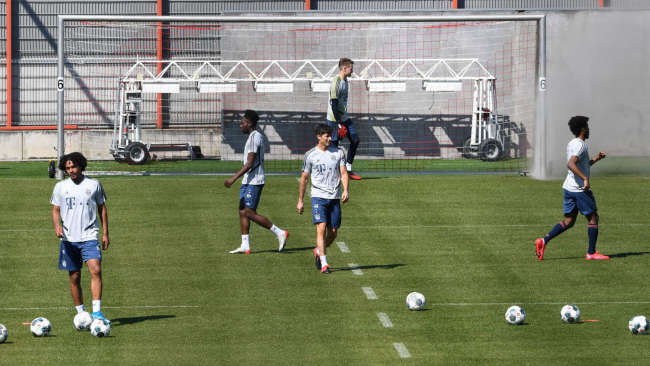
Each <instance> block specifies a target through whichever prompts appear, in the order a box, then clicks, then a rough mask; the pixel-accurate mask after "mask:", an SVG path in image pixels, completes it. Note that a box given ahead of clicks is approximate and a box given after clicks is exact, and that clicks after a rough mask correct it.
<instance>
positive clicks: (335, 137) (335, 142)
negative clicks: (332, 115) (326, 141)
mask: <svg viewBox="0 0 650 366" xmlns="http://www.w3.org/2000/svg"><path fill="white" fill-rule="evenodd" d="M327 125H328V126H329V128H330V129H331V130H332V133H331V135H332V140H330V145H334V146H337V147H338V146H339V140H340V139H339V133H338V130H339V124H338V123H337V122H332V121H330V120H327Z"/></svg>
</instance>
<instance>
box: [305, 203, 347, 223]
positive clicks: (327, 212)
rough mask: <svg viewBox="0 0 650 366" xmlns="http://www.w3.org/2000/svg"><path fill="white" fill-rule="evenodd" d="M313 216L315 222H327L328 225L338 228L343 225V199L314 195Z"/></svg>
mask: <svg viewBox="0 0 650 366" xmlns="http://www.w3.org/2000/svg"><path fill="white" fill-rule="evenodd" d="M311 218H312V222H313V223H314V224H318V223H321V222H325V223H327V227H328V228H331V229H338V228H339V227H340V226H341V200H339V199H334V200H330V199H326V198H318V197H312V199H311Z"/></svg>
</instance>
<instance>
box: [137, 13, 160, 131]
mask: <svg viewBox="0 0 650 366" xmlns="http://www.w3.org/2000/svg"><path fill="white" fill-rule="evenodd" d="M162 13H163V0H158V1H157V2H156V15H158V16H160V15H162ZM156 59H157V60H158V68H157V71H158V75H160V73H161V72H162V70H163V64H162V59H163V28H162V22H158V26H157V30H156ZM162 97H163V96H162V94H161V93H158V94H157V96H156V98H157V100H156V127H157V128H159V129H160V128H163V99H162ZM138 141H140V140H138Z"/></svg>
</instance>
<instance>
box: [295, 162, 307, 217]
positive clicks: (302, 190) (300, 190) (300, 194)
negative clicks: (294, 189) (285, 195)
mask: <svg viewBox="0 0 650 366" xmlns="http://www.w3.org/2000/svg"><path fill="white" fill-rule="evenodd" d="M307 177H309V173H308V172H302V174H301V175H300V188H298V205H297V206H296V210H298V213H299V214H301V215H302V213H303V211H304V210H305V204H304V202H303V197H305V189H307Z"/></svg>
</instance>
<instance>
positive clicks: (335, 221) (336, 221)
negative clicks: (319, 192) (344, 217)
mask: <svg viewBox="0 0 650 366" xmlns="http://www.w3.org/2000/svg"><path fill="white" fill-rule="evenodd" d="M328 201H329V202H328V203H327V212H326V215H327V230H326V231H327V232H326V233H325V237H324V238H325V247H326V248H327V247H329V246H330V245H332V243H333V242H334V239H336V236H337V235H338V229H339V227H340V226H341V201H340V200H328ZM321 253H322V252H321ZM321 263H322V266H323V269H321V272H323V273H330V270H329V265H328V264H327V257H324V256H322V257H321Z"/></svg>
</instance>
